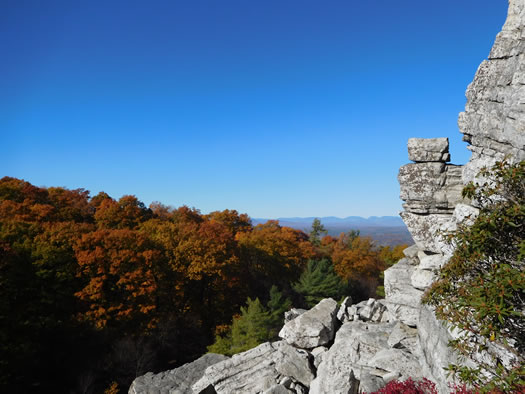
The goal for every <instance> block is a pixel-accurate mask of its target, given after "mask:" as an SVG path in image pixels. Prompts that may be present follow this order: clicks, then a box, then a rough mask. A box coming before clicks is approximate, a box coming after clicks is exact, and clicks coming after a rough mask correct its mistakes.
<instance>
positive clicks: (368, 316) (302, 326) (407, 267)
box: [130, 0, 525, 394]
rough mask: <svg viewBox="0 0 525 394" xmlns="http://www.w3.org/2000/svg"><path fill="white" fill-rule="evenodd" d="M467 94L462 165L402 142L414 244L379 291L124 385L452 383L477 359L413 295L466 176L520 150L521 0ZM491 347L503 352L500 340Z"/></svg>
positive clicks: (472, 209) (330, 304)
mask: <svg viewBox="0 0 525 394" xmlns="http://www.w3.org/2000/svg"><path fill="white" fill-rule="evenodd" d="M466 96H467V104H466V107H465V111H464V112H463V113H461V114H460V115H459V120H458V124H459V128H460V130H461V132H462V133H463V134H464V140H465V141H467V142H469V143H470V146H469V149H470V150H471V151H472V157H471V159H470V161H469V162H468V163H467V164H466V165H465V166H458V165H454V164H449V163H448V162H449V161H450V154H449V146H448V139H447V138H434V139H418V138H413V139H410V140H409V141H408V155H409V159H410V160H411V161H413V163H410V164H407V165H405V166H403V167H401V169H400V171H399V176H398V179H399V182H400V185H401V199H402V200H404V204H403V207H404V211H403V212H402V213H401V217H402V218H403V220H404V221H405V224H406V225H407V227H408V229H409V231H410V232H411V234H412V237H413V239H414V241H415V245H413V246H411V247H409V248H407V249H406V250H405V251H404V254H405V257H404V258H403V259H401V260H400V261H399V262H398V263H397V264H396V265H394V266H392V267H390V268H389V269H388V270H386V271H385V281H384V282H385V283H384V285H385V299H384V300H374V299H370V300H367V301H363V302H360V303H357V304H352V300H350V299H346V300H345V301H344V302H343V303H342V304H341V305H340V306H338V305H337V303H336V302H335V301H334V300H331V299H326V300H323V301H321V302H320V303H319V304H318V305H316V306H315V307H314V308H312V309H311V310H309V311H305V310H298V309H294V310H291V311H290V312H287V313H286V316H285V321H284V323H285V324H284V326H283V329H282V330H281V332H280V336H281V338H283V340H282V341H279V342H274V343H264V344H262V345H259V346H258V347H256V348H254V349H251V350H249V351H247V352H243V353H240V354H238V355H235V356H233V357H232V358H231V359H228V358H225V357H224V356H217V355H206V356H203V357H202V358H201V359H199V360H197V361H195V362H194V363H195V364H194V363H190V364H187V365H185V366H182V367H180V368H177V369H175V370H173V371H167V372H164V373H161V374H157V375H154V374H151V373H150V374H146V375H144V376H141V377H139V378H137V379H136V380H135V381H134V382H133V384H132V386H131V388H130V393H133V394H139V393H167V394H174V393H188V394H189V393H214V392H215V393H267V394H270V393H275V394H277V393H298V394H299V393H307V392H310V393H316V394H320V393H358V392H372V391H375V390H377V389H379V388H380V387H382V386H384V385H385V384H386V383H388V382H390V381H391V380H393V379H405V378H408V377H412V378H416V379H417V378H421V377H426V378H428V379H430V380H432V381H434V382H435V383H436V385H437V388H438V390H439V392H440V393H442V394H444V393H448V392H449V386H448V384H449V379H450V378H449V377H447V375H446V372H445V370H444V367H446V366H447V365H448V364H450V363H459V362H462V363H466V364H467V365H471V366H475V365H476V360H460V359H458V357H457V355H456V354H455V353H454V352H452V351H451V350H450V348H449V347H448V342H449V340H451V339H454V338H456V336H457V333H456V332H455V331H453V330H450V329H448V328H447V327H446V326H445V325H444V324H443V322H441V321H439V320H437V319H436V317H435V315H434V312H433V310H432V309H431V308H429V307H426V306H422V305H421V302H420V301H421V297H422V295H423V293H424V291H425V290H426V289H427V288H428V286H430V285H431V283H432V282H433V281H434V280H435V278H436V277H437V274H438V271H439V269H440V268H441V267H442V266H443V265H444V264H446V262H447V261H448V259H449V258H450V256H451V255H452V253H453V248H452V246H451V245H449V244H448V243H447V242H446V240H445V237H444V235H445V234H447V232H450V231H452V230H454V229H455V228H457V226H458V224H460V223H462V224H467V225H468V224H471V223H472V222H473V221H474V219H475V218H476V216H477V215H478V212H479V210H478V207H476V202H472V201H465V200H463V199H462V197H461V190H462V188H463V187H464V185H465V184H466V183H468V182H470V181H471V180H476V175H477V173H478V171H479V170H480V169H481V168H482V167H484V166H490V165H491V164H492V163H493V162H495V161H496V160H501V159H503V158H507V159H508V160H509V161H510V162H515V161H519V160H523V159H525V0H510V1H509V12H508V17H507V21H506V22H505V25H504V26H503V29H502V31H501V32H500V33H499V34H498V36H497V37H496V41H495V44H494V46H493V48H492V50H491V52H490V55H489V58H488V60H486V61H484V62H483V63H482V64H481V65H480V67H479V69H478V71H477V72H476V75H475V77H474V81H473V82H472V83H471V84H470V85H469V87H468V89H467V93H466ZM491 347H493V348H494V349H492V350H491V351H495V352H499V355H500V356H501V359H502V360H506V361H505V362H510V361H509V360H510V358H509V357H511V356H510V355H508V354H506V353H505V350H504V349H496V345H491ZM482 356H483V355H481V356H480V357H482ZM221 357H222V358H221ZM189 370H193V371H192V373H189V372H188V371H189Z"/></svg>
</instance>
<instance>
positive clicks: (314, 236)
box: [310, 218, 328, 246]
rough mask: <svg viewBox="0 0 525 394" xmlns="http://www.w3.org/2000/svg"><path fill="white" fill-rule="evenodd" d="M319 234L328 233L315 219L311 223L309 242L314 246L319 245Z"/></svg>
mask: <svg viewBox="0 0 525 394" xmlns="http://www.w3.org/2000/svg"><path fill="white" fill-rule="evenodd" d="M321 234H324V235H326V234H328V231H327V230H326V228H325V227H324V226H323V224H322V223H321V221H320V220H319V219H317V218H315V219H314V221H313V222H312V231H310V242H311V243H312V244H313V245H315V246H319V245H321Z"/></svg>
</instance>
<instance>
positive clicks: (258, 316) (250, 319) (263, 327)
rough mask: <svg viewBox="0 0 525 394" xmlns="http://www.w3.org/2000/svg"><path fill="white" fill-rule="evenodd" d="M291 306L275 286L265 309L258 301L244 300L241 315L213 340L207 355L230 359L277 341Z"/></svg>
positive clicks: (271, 290)
mask: <svg viewBox="0 0 525 394" xmlns="http://www.w3.org/2000/svg"><path fill="white" fill-rule="evenodd" d="M291 306H292V302H291V301H290V300H289V299H288V298H284V297H283V294H282V293H281V292H280V291H279V289H278V288H277V286H272V288H271V289H270V300H269V301H268V304H267V307H266V308H265V307H264V306H263V305H262V304H261V302H260V301H259V299H258V298H256V299H255V300H252V299H251V298H248V299H247V300H246V307H241V315H240V316H238V317H234V318H233V322H232V325H231V326H230V327H229V328H228V329H227V330H226V332H224V333H223V334H222V335H216V336H215V342H214V343H213V344H212V345H210V346H208V351H210V352H212V353H220V354H226V355H228V356H231V355H233V354H237V353H240V352H244V351H246V350H249V349H251V348H254V347H255V346H257V345H259V344H261V343H263V342H267V341H273V340H276V339H278V335H277V334H278V333H279V331H280V329H281V327H282V325H283V315H284V312H285V311H287V310H289V309H290V308H291Z"/></svg>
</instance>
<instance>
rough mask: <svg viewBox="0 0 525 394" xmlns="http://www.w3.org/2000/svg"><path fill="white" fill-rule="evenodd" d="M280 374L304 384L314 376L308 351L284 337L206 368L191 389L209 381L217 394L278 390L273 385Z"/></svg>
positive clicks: (278, 381) (197, 388) (200, 388)
mask: <svg viewBox="0 0 525 394" xmlns="http://www.w3.org/2000/svg"><path fill="white" fill-rule="evenodd" d="M283 377H290V378H292V380H293V381H295V382H299V383H300V384H302V385H304V386H306V387H308V386H309V385H310V382H311V381H312V380H313V378H314V373H313V371H312V369H311V366H310V361H309V355H308V352H306V351H304V350H301V349H296V348H294V347H292V346H290V345H288V344H287V343H286V342H284V341H279V342H274V343H269V342H266V343H263V344H261V345H259V346H257V347H256V348H253V349H251V350H248V351H246V352H243V353H239V354H236V355H234V356H233V357H232V358H231V359H228V360H225V361H223V362H220V363H218V364H214V365H212V366H211V367H209V368H207V369H206V372H205V373H204V376H203V377H202V378H201V380H199V381H198V382H197V383H196V384H195V385H194V386H193V390H194V392H195V393H201V392H202V391H203V390H204V389H205V388H206V387H208V386H209V385H212V386H213V388H214V389H215V391H216V392H217V393H218V394H221V393H224V394H226V393H259V392H264V391H265V390H281V391H282V388H280V387H276V386H278V385H279V384H280V381H281V380H282V379H283Z"/></svg>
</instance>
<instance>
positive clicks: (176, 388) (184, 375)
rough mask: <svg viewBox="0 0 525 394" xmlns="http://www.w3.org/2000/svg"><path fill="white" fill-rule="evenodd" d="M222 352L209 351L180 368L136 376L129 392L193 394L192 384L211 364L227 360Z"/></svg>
mask: <svg viewBox="0 0 525 394" xmlns="http://www.w3.org/2000/svg"><path fill="white" fill-rule="evenodd" d="M227 359H228V357H226V356H223V355H222V354H214V353H208V354H205V355H204V356H202V357H200V358H198V359H197V360H195V361H193V362H191V363H188V364H184V365H183V366H181V367H179V368H175V369H172V370H169V371H165V372H161V373H158V374H154V373H152V372H149V373H147V374H145V375H143V376H139V377H138V378H136V379H135V380H134V381H133V383H132V384H131V387H130V388H129V391H128V393H129V394H149V393H158V394H174V393H177V394H193V390H192V388H191V387H192V386H193V384H194V383H195V382H197V381H198V380H199V379H200V378H201V377H202V376H203V375H204V371H205V370H206V368H208V367H209V366H210V365H213V364H216V363H218V362H221V361H224V360H227Z"/></svg>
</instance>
